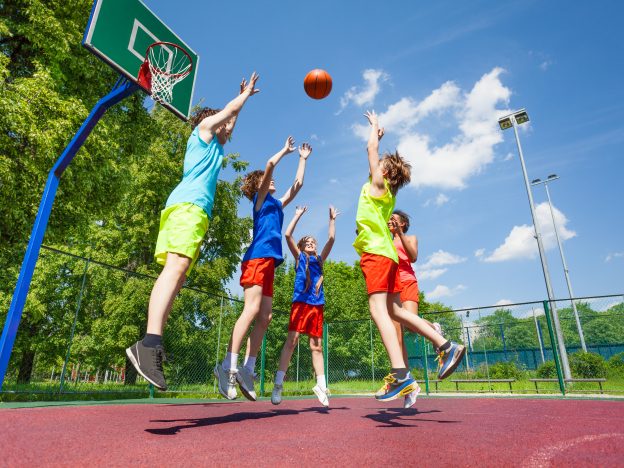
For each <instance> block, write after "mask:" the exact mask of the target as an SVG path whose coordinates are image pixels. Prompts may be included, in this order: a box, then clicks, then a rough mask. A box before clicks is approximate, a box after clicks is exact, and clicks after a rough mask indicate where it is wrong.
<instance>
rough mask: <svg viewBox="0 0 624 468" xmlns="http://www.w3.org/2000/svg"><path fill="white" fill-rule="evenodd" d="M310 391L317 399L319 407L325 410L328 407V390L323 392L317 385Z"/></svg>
mask: <svg viewBox="0 0 624 468" xmlns="http://www.w3.org/2000/svg"><path fill="white" fill-rule="evenodd" d="M312 391H313V392H314V393H315V394H316V397H317V398H318V401H320V402H321V405H323V406H325V407H326V408H327V407H329V395H330V393H329V388H326V389H325V390H323V389H322V388H321V387H319V386H318V384H317V385H315V386H314V388H313V389H312Z"/></svg>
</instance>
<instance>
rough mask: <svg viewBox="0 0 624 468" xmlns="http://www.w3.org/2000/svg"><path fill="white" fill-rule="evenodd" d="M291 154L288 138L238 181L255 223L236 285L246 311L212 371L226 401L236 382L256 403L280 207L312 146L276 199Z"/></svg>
mask: <svg viewBox="0 0 624 468" xmlns="http://www.w3.org/2000/svg"><path fill="white" fill-rule="evenodd" d="M295 149H296V148H295V140H293V138H292V137H288V139H287V140H286V143H285V144H284V147H283V148H282V149H281V150H280V151H278V152H277V153H276V154H275V155H274V156H272V157H271V158H270V159H269V160H268V161H267V164H266V168H265V170H264V171H261V170H257V171H252V172H250V173H249V174H247V175H246V176H245V178H244V179H243V185H242V187H241V190H242V191H243V194H244V195H245V196H246V197H247V198H248V199H249V200H250V201H251V202H252V203H253V223H254V226H253V240H252V242H251V245H250V246H249V248H248V249H247V252H245V256H244V257H243V263H242V265H241V272H242V274H241V279H240V284H241V286H242V287H243V289H244V292H243V294H244V298H245V306H244V307H243V311H242V313H241V315H240V317H238V320H237V321H236V324H235V325H234V329H233V330H232V335H231V338H230V343H229V345H228V350H227V353H226V355H225V359H224V360H223V362H222V363H220V364H217V365H216V366H215V368H214V375H215V377H216V378H217V380H218V382H219V385H218V387H219V393H221V395H223V396H224V397H225V398H227V399H229V400H233V399H234V398H236V384H237V383H238V385H239V387H240V390H241V393H242V394H243V395H244V396H245V398H247V399H248V400H251V401H256V398H257V397H256V391H255V389H254V377H255V373H254V368H255V364H256V356H257V355H258V351H259V350H260V346H261V345H262V338H263V337H264V333H265V332H266V330H267V328H268V326H269V323H270V322H271V318H272V311H273V278H274V274H275V267H277V266H278V265H280V264H281V263H282V262H283V261H284V257H283V255H282V224H283V222H284V207H286V205H288V204H289V203H290V202H291V201H293V199H294V198H295V196H296V195H297V193H299V190H301V187H303V177H304V175H305V168H306V161H307V159H308V157H309V156H310V154H311V153H312V147H311V146H310V145H309V144H307V143H304V144H302V145H301V146H300V147H299V165H298V166H297V173H296V175H295V181H294V183H293V184H292V185H291V186H290V188H289V189H288V190H286V193H285V194H284V195H283V196H282V197H281V198H275V197H274V196H273V194H274V193H275V190H276V189H275V182H274V181H273V171H274V170H275V166H277V164H278V163H279V162H280V161H281V159H282V158H283V157H284V156H286V155H287V154H289V153H292V152H293V151H295ZM252 323H253V329H251V332H250V333H249V338H248V339H247V353H246V360H245V362H244V363H243V366H242V367H240V368H239V367H238V354H239V352H240V350H241V347H242V344H243V340H244V339H245V336H246V335H247V332H248V331H249V330H250V328H251V325H252Z"/></svg>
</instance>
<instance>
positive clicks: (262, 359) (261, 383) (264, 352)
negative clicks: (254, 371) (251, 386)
mask: <svg viewBox="0 0 624 468" xmlns="http://www.w3.org/2000/svg"><path fill="white" fill-rule="evenodd" d="M265 363H266V333H265V334H264V336H263V337H262V352H261V355H260V396H264V365H265Z"/></svg>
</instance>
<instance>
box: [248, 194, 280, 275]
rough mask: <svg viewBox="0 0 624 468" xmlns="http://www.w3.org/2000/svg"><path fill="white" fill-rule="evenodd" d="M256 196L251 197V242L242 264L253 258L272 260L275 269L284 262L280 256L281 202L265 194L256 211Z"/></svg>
mask: <svg viewBox="0 0 624 468" xmlns="http://www.w3.org/2000/svg"><path fill="white" fill-rule="evenodd" d="M257 199H258V194H257V193H256V194H255V195H254V197H253V206H254V210H253V240H252V241H251V245H250V246H249V248H248V249H247V252H245V256H244V257H243V262H246V261H247V260H252V259H254V258H274V259H275V266H276V267H277V266H278V265H280V264H281V263H282V262H283V261H284V257H283V256H282V225H283V224H284V210H283V209H282V202H281V201H280V200H278V199H277V198H274V197H273V196H272V195H271V194H270V193H267V196H266V198H265V199H264V203H263V204H262V206H261V207H260V209H259V210H258V211H256V209H255V207H256V200H257Z"/></svg>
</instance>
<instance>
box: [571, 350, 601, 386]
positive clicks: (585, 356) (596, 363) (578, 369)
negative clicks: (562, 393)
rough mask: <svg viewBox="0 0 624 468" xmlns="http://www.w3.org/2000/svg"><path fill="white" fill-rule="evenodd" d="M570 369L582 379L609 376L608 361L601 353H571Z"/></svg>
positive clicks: (575, 375)
mask: <svg viewBox="0 0 624 468" xmlns="http://www.w3.org/2000/svg"><path fill="white" fill-rule="evenodd" d="M570 369H571V370H572V375H573V376H574V377H576V378H580V379H591V378H594V377H606V376H607V363H606V362H605V360H604V359H603V357H602V356H601V355H600V354H596V353H585V352H583V351H579V352H578V353H574V354H570Z"/></svg>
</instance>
